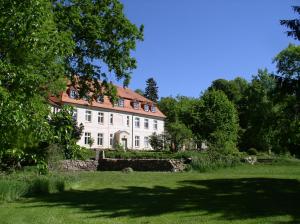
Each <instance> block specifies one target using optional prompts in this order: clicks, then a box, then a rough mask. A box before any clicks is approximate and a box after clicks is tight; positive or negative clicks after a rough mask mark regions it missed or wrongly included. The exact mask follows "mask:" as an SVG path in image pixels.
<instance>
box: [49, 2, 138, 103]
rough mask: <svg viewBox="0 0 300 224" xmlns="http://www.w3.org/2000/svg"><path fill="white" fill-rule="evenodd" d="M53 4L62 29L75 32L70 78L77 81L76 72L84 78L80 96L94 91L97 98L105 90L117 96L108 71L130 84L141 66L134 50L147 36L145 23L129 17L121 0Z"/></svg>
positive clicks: (68, 59) (68, 63) (80, 84)
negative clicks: (134, 56)
mask: <svg viewBox="0 0 300 224" xmlns="http://www.w3.org/2000/svg"><path fill="white" fill-rule="evenodd" d="M53 6H54V15H55V21H56V23H57V27H58V30H59V31H67V32H69V33H70V34H72V35H71V36H72V39H73V41H74V43H75V45H74V49H73V54H72V55H71V56H69V57H67V58H66V59H65V62H66V65H67V68H68V70H69V73H68V78H69V79H71V80H73V81H74V82H76V80H74V79H73V78H74V75H79V76H80V77H81V79H80V82H79V86H80V96H83V95H86V94H87V92H89V91H92V92H93V96H94V97H97V95H98V94H103V92H101V91H102V90H103V89H104V90H105V92H104V94H107V95H109V96H111V97H113V98H114V99H116V97H115V88H114V86H113V85H112V84H111V83H110V82H107V81H108V72H109V73H113V74H114V75H115V77H116V79H117V80H123V85H124V86H127V85H128V84H129V81H130V78H131V71H132V70H133V69H135V68H136V66H137V65H136V60H135V58H133V57H132V56H131V51H132V50H135V47H136V41H139V40H142V39H143V26H141V27H139V28H138V27H136V26H135V25H134V24H132V23H131V22H130V21H129V20H128V19H127V18H126V16H125V15H124V12H123V5H122V4H121V3H120V2H119V1H118V0H105V1H100V0H97V1H95V0H53ZM99 79H100V80H101V81H102V82H100V83H99V82H98V81H97V80H99ZM91 81H94V82H93V83H94V85H92V86H91V85H90V84H91ZM101 86H104V87H105V88H100V87H101ZM94 87H96V88H94ZM95 90H97V91H95Z"/></svg>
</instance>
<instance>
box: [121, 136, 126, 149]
mask: <svg viewBox="0 0 300 224" xmlns="http://www.w3.org/2000/svg"><path fill="white" fill-rule="evenodd" d="M122 146H123V147H124V149H127V138H122Z"/></svg>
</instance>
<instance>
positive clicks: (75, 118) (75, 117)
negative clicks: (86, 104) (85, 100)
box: [72, 109, 77, 121]
mask: <svg viewBox="0 0 300 224" xmlns="http://www.w3.org/2000/svg"><path fill="white" fill-rule="evenodd" d="M72 117H73V119H74V120H75V121H77V109H74V110H73V114H72Z"/></svg>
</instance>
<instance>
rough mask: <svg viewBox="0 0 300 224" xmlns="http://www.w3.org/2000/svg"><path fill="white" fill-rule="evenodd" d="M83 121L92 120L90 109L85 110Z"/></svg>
mask: <svg viewBox="0 0 300 224" xmlns="http://www.w3.org/2000/svg"><path fill="white" fill-rule="evenodd" d="M85 121H88V122H92V111H90V110H86V111H85Z"/></svg>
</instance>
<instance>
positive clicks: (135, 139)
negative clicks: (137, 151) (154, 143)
mask: <svg viewBox="0 0 300 224" xmlns="http://www.w3.org/2000/svg"><path fill="white" fill-rule="evenodd" d="M134 145H135V147H140V136H135V137H134Z"/></svg>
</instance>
